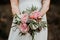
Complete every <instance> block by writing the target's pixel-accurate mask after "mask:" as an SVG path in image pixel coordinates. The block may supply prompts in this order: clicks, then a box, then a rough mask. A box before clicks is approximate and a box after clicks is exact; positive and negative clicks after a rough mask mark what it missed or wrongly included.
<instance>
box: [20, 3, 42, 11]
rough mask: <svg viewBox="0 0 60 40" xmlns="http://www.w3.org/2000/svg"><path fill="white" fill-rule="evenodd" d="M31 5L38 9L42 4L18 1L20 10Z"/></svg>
mask: <svg viewBox="0 0 60 40" xmlns="http://www.w3.org/2000/svg"><path fill="white" fill-rule="evenodd" d="M32 6H33V7H36V8H38V9H40V8H41V7H42V4H41V2H24V3H19V9H20V10H23V9H27V8H29V9H30V8H31V7H32Z"/></svg>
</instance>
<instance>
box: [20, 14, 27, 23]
mask: <svg viewBox="0 0 60 40" xmlns="http://www.w3.org/2000/svg"><path fill="white" fill-rule="evenodd" d="M27 20H28V14H27V13H24V14H22V15H21V22H22V23H26V22H27Z"/></svg>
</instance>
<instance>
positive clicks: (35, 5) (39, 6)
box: [8, 0, 50, 40]
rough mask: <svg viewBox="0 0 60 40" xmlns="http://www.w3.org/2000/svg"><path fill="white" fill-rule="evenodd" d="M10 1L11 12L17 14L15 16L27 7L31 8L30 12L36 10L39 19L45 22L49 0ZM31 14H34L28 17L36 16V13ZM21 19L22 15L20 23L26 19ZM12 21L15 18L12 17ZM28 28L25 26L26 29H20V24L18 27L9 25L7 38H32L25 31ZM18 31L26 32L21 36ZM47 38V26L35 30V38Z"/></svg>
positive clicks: (13, 39) (11, 39)
mask: <svg viewBox="0 0 60 40" xmlns="http://www.w3.org/2000/svg"><path fill="white" fill-rule="evenodd" d="M10 2H11V7H12V12H13V15H14V16H15V14H17V16H19V17H21V15H20V14H22V13H24V11H26V9H28V10H29V9H32V10H33V11H31V13H36V12H37V13H38V15H39V20H40V21H44V22H47V20H46V12H47V11H48V9H49V4H50V0H10ZM28 10H27V11H28ZM29 12H30V11H29ZM29 12H26V13H29ZM39 13H40V14H39ZM32 15H34V16H33V17H32V16H30V18H37V17H38V16H37V15H36V16H35V14H32ZM26 16H28V15H26ZM26 16H25V17H26ZM22 19H24V17H23V15H22V18H21V21H22V23H25V22H26V19H25V21H24V20H22ZM14 21H15V18H14V19H13V22H14ZM23 21H24V22H23ZM13 25H15V24H14V23H12V26H13ZM25 26H26V24H25ZM28 30H29V29H28V28H27V29H26V30H23V31H21V26H20V27H19V26H14V27H11V30H10V35H9V38H8V40H33V39H32V36H31V35H30V34H29V33H27V31H28ZM20 31H21V32H22V33H26V34H25V35H22V36H21V35H20V34H19V33H20ZM31 33H32V31H31ZM47 38H48V30H47V27H44V28H42V29H41V30H40V32H36V34H35V35H34V39H35V40H47Z"/></svg>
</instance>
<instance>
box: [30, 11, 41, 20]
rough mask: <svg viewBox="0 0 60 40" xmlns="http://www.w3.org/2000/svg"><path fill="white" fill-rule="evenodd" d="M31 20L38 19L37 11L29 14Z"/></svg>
mask: <svg viewBox="0 0 60 40" xmlns="http://www.w3.org/2000/svg"><path fill="white" fill-rule="evenodd" d="M30 18H31V19H37V18H40V12H39V11H34V12H32V13H31V14H30Z"/></svg>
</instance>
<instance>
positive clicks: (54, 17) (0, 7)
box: [0, 0, 60, 40]
mask: <svg viewBox="0 0 60 40" xmlns="http://www.w3.org/2000/svg"><path fill="white" fill-rule="evenodd" d="M50 4H51V5H50V9H49V11H48V12H47V21H48V40H60V0H51V3H50ZM12 20H13V16H12V12H11V6H10V0H0V40H7V39H8V36H9V32H10V28H11V24H12Z"/></svg>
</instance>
